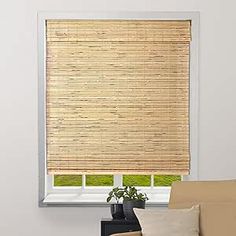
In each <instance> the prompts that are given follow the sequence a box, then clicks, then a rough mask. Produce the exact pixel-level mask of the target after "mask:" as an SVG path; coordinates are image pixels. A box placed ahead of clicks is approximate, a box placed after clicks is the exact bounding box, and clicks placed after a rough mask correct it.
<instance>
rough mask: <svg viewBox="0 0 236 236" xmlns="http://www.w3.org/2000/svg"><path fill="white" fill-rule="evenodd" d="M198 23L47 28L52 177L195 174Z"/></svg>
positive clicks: (65, 23) (71, 23)
mask: <svg viewBox="0 0 236 236" xmlns="http://www.w3.org/2000/svg"><path fill="white" fill-rule="evenodd" d="M190 31H191V26H190V21H156V20H151V21H149V20H49V21H47V115H46V120H47V124H46V128H47V137H46V138H47V170H48V173H49V174H57V175H58V174H115V173H122V174H170V175H172V174H180V175H185V174H188V173H189V158H190V157H189V108H188V107H189V44H190V38H191V35H190Z"/></svg>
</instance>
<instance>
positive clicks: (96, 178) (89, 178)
mask: <svg viewBox="0 0 236 236" xmlns="http://www.w3.org/2000/svg"><path fill="white" fill-rule="evenodd" d="M86 186H113V175H86Z"/></svg>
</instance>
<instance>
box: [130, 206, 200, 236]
mask: <svg viewBox="0 0 236 236" xmlns="http://www.w3.org/2000/svg"><path fill="white" fill-rule="evenodd" d="M134 212H135V214H136V216H137V218H138V220H139V223H140V226H141V228H142V234H143V236H170V235H171V236H199V207H198V206H196V207H192V208H190V209H174V210H169V209H164V210H163V209H155V210H147V209H137V208H135V209H134Z"/></svg>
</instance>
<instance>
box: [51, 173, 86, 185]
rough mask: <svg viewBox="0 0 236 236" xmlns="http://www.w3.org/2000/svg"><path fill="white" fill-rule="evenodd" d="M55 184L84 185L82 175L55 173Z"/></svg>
mask: <svg viewBox="0 0 236 236" xmlns="http://www.w3.org/2000/svg"><path fill="white" fill-rule="evenodd" d="M54 186H56V187H57V186H82V176H81V175H54Z"/></svg>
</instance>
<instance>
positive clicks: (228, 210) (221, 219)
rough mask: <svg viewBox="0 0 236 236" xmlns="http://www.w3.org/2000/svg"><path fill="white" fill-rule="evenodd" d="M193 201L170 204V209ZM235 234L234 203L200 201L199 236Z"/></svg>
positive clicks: (232, 235) (189, 204)
mask: <svg viewBox="0 0 236 236" xmlns="http://www.w3.org/2000/svg"><path fill="white" fill-rule="evenodd" d="M193 205H194V203H189V202H188V203H187V202H186V203H179V204H171V205H169V208H171V209H182V208H186V207H191V206H193ZM224 235H225V236H235V235H236V203H201V204H200V236H224Z"/></svg>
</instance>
